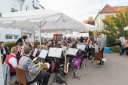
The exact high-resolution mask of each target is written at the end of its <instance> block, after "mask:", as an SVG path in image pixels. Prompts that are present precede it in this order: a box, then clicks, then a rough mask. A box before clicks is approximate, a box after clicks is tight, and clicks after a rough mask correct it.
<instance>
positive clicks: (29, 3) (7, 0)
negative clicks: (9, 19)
mask: <svg viewBox="0 0 128 85" xmlns="http://www.w3.org/2000/svg"><path fill="white" fill-rule="evenodd" d="M35 3H36V5H37V6H38V4H37V2H36V0H35ZM22 4H23V5H22ZM33 4H34V3H33V0H25V1H24V3H23V0H0V13H9V12H11V8H13V9H15V10H17V11H25V10H35V8H34V7H33ZM21 7H22V9H21ZM28 33H29V34H28ZM28 33H27V32H25V33H23V34H27V35H30V36H29V41H30V42H32V41H33V39H34V36H33V34H32V33H30V32H28ZM6 35H12V36H13V39H6ZM14 36H18V37H21V30H19V29H11V28H9V29H6V28H0V41H7V42H8V41H9V42H10V41H16V40H17V39H14Z"/></svg>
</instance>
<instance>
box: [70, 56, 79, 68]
mask: <svg viewBox="0 0 128 85" xmlns="http://www.w3.org/2000/svg"><path fill="white" fill-rule="evenodd" d="M80 63H81V59H80V58H79V57H75V58H73V59H72V64H71V67H74V68H78V67H80Z"/></svg>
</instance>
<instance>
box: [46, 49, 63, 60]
mask: <svg viewBox="0 0 128 85" xmlns="http://www.w3.org/2000/svg"><path fill="white" fill-rule="evenodd" d="M61 54H62V48H49V53H48V56H49V57H56V58H60V57H61Z"/></svg>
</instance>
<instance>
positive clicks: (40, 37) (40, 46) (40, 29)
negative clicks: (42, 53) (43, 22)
mask: <svg viewBox="0 0 128 85" xmlns="http://www.w3.org/2000/svg"><path fill="white" fill-rule="evenodd" d="M39 36H40V47H41V28H40V31H39Z"/></svg>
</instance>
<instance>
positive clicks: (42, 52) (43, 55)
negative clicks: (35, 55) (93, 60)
mask: <svg viewBox="0 0 128 85" xmlns="http://www.w3.org/2000/svg"><path fill="white" fill-rule="evenodd" d="M47 54H48V50H44V49H42V50H41V52H40V54H39V57H40V58H43V59H45V58H46V56H47Z"/></svg>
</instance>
